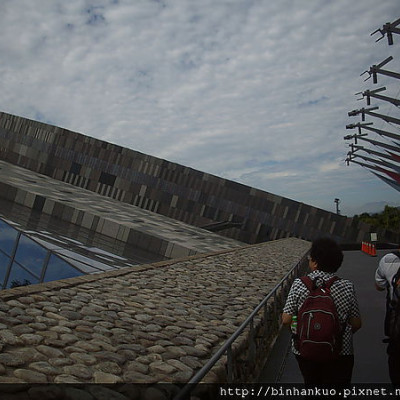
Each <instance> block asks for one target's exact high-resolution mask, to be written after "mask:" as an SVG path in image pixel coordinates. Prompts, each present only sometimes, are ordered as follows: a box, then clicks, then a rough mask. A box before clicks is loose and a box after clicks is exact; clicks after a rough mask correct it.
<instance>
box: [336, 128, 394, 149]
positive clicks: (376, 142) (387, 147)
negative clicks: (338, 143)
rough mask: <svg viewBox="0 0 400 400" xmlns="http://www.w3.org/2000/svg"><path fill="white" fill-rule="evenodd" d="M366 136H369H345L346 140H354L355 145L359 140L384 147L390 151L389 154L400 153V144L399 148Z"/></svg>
mask: <svg viewBox="0 0 400 400" xmlns="http://www.w3.org/2000/svg"><path fill="white" fill-rule="evenodd" d="M365 136H368V134H366V133H364V134H357V133H356V134H354V135H347V136H344V138H343V139H344V140H351V139H354V143H355V144H357V140H364V141H365V142H368V143H371V144H373V145H374V146H378V147H382V148H384V149H386V151H388V150H390V151H388V153H391V152H395V153H400V144H398V145H397V146H392V145H391V144H387V143H383V142H378V141H377V140H373V139H369V138H367V137H365Z"/></svg>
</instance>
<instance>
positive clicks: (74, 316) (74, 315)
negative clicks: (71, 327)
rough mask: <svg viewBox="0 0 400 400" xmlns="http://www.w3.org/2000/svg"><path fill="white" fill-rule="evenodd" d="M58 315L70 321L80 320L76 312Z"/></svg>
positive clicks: (80, 316)
mask: <svg viewBox="0 0 400 400" xmlns="http://www.w3.org/2000/svg"><path fill="white" fill-rule="evenodd" d="M60 315H62V316H63V317H65V318H67V319H69V320H72V321H75V320H80V319H82V315H81V314H80V313H79V312H76V311H67V310H66V311H60Z"/></svg>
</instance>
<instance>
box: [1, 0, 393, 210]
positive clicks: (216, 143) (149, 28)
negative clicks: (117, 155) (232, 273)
mask: <svg viewBox="0 0 400 400" xmlns="http://www.w3.org/2000/svg"><path fill="white" fill-rule="evenodd" d="M399 17H400V3H399V1H398V0H381V1H376V0H353V1H349V0H279V1H270V0H257V1H256V0H218V1H215V0H198V1H191V0H159V1H154V0H135V1H133V0H96V1H94V0H93V1H90V0H68V1H64V0H40V1H32V0H1V1H0V53H1V57H0V77H1V79H0V110H1V111H5V112H8V113H11V114H16V115H20V116H23V117H27V118H32V119H35V120H40V121H43V122H47V123H50V124H54V125H57V126H61V127H64V128H67V129H70V130H73V131H77V132H80V133H83V134H86V135H90V136H93V137H96V138H100V139H103V140H107V141H110V142H113V143H116V144H119V145H121V146H125V147H129V148H131V149H134V150H137V151H140V152H143V153H147V154H150V155H153V156H156V157H160V158H163V159H167V160H169V161H173V162H177V163H179V164H183V165H186V166H190V167H193V168H195V169H198V170H201V171H205V172H209V173H211V174H215V175H217V176H221V177H224V178H227V179H231V180H234V181H237V182H241V183H244V184H246V185H250V186H253V187H256V188H259V189H262V190H265V191H268V192H272V193H275V194H278V195H281V196H284V197H288V198H291V199H294V200H297V201H300V202H304V203H307V204H311V205H314V206H316V207H320V208H323V209H326V210H329V211H335V204H334V199H335V198H339V199H340V200H341V204H340V207H341V211H342V214H347V215H350V214H351V213H353V212H355V211H357V208H358V207H361V206H362V205H364V204H366V203H373V202H388V203H390V204H392V205H399V206H400V194H399V192H397V191H395V190H394V189H392V188H391V187H390V186H389V185H387V184H385V183H384V182H382V181H381V180H380V179H378V178H376V177H375V176H374V175H373V174H372V173H371V172H370V171H369V170H368V169H365V168H362V167H360V166H358V165H356V164H351V165H350V166H346V165H345V163H344V161H343V160H344V159H345V157H346V153H347V152H348V151H349V148H348V143H347V142H346V141H344V140H343V136H345V135H346V134H348V133H351V132H352V131H346V129H345V126H346V125H347V124H350V123H353V122H354V123H355V122H359V121H360V119H359V117H348V115H347V113H348V111H350V110H352V109H356V108H361V107H365V106H366V103H365V101H357V98H358V97H357V96H355V93H356V92H359V91H361V90H365V89H374V88H377V87H381V86H382V85H386V86H387V91H386V94H387V95H392V96H393V97H398V96H399V88H400V84H399V82H400V81H399V80H396V79H393V78H386V79H385V77H383V76H382V75H380V76H379V78H378V85H373V84H372V81H371V80H369V81H367V82H364V79H365V78H366V76H363V77H360V74H361V73H362V72H363V71H365V70H366V69H369V67H370V66H371V65H373V64H378V63H380V62H381V61H382V60H384V59H385V58H387V57H388V56H389V55H392V56H393V57H394V60H393V61H391V62H390V63H389V64H388V65H387V66H386V69H390V70H393V71H400V63H399V60H400V35H395V37H394V40H395V44H394V46H388V43H387V40H386V38H385V39H384V40H381V41H380V42H378V43H376V42H375V40H376V39H377V38H378V37H379V36H380V35H379V34H377V35H375V36H370V34H371V32H373V31H374V30H376V29H378V28H380V27H382V25H383V24H384V23H386V22H392V21H394V20H396V19H397V18H399ZM376 105H380V110H385V112H386V113H389V114H391V115H393V116H394V115H395V114H396V113H397V115H399V114H400V113H399V112H398V109H394V110H393V108H394V107H393V106H392V108H388V106H387V105H385V104H376ZM385 107H386V108H385ZM372 121H374V126H375V127H377V128H381V129H386V130H391V131H394V132H397V133H399V126H398V125H397V126H389V125H387V124H386V123H385V122H383V121H382V120H380V119H378V118H375V119H371V122H372ZM369 136H370V137H371V138H373V139H376V138H377V137H374V134H370V135H369Z"/></svg>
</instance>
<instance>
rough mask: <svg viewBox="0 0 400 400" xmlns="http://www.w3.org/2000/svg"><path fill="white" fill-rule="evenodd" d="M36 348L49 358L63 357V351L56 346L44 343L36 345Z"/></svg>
mask: <svg viewBox="0 0 400 400" xmlns="http://www.w3.org/2000/svg"><path fill="white" fill-rule="evenodd" d="M36 349H37V350H38V351H39V352H40V353H42V354H44V355H45V356H47V357H49V358H63V357H64V353H63V352H62V351H61V350H60V349H57V348H54V347H51V346H46V345H40V346H37V347H36Z"/></svg>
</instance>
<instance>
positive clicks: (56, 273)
mask: <svg viewBox="0 0 400 400" xmlns="http://www.w3.org/2000/svg"><path fill="white" fill-rule="evenodd" d="M79 275H83V274H82V272H80V271H78V270H77V269H75V268H73V267H72V266H71V265H69V264H68V263H67V262H66V261H64V260H62V259H61V258H60V257H57V256H56V255H54V254H52V255H51V257H50V260H49V264H48V266H47V269H46V273H45V276H44V279H43V282H50V281H56V280H58V279H66V278H73V277H74V276H79Z"/></svg>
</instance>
